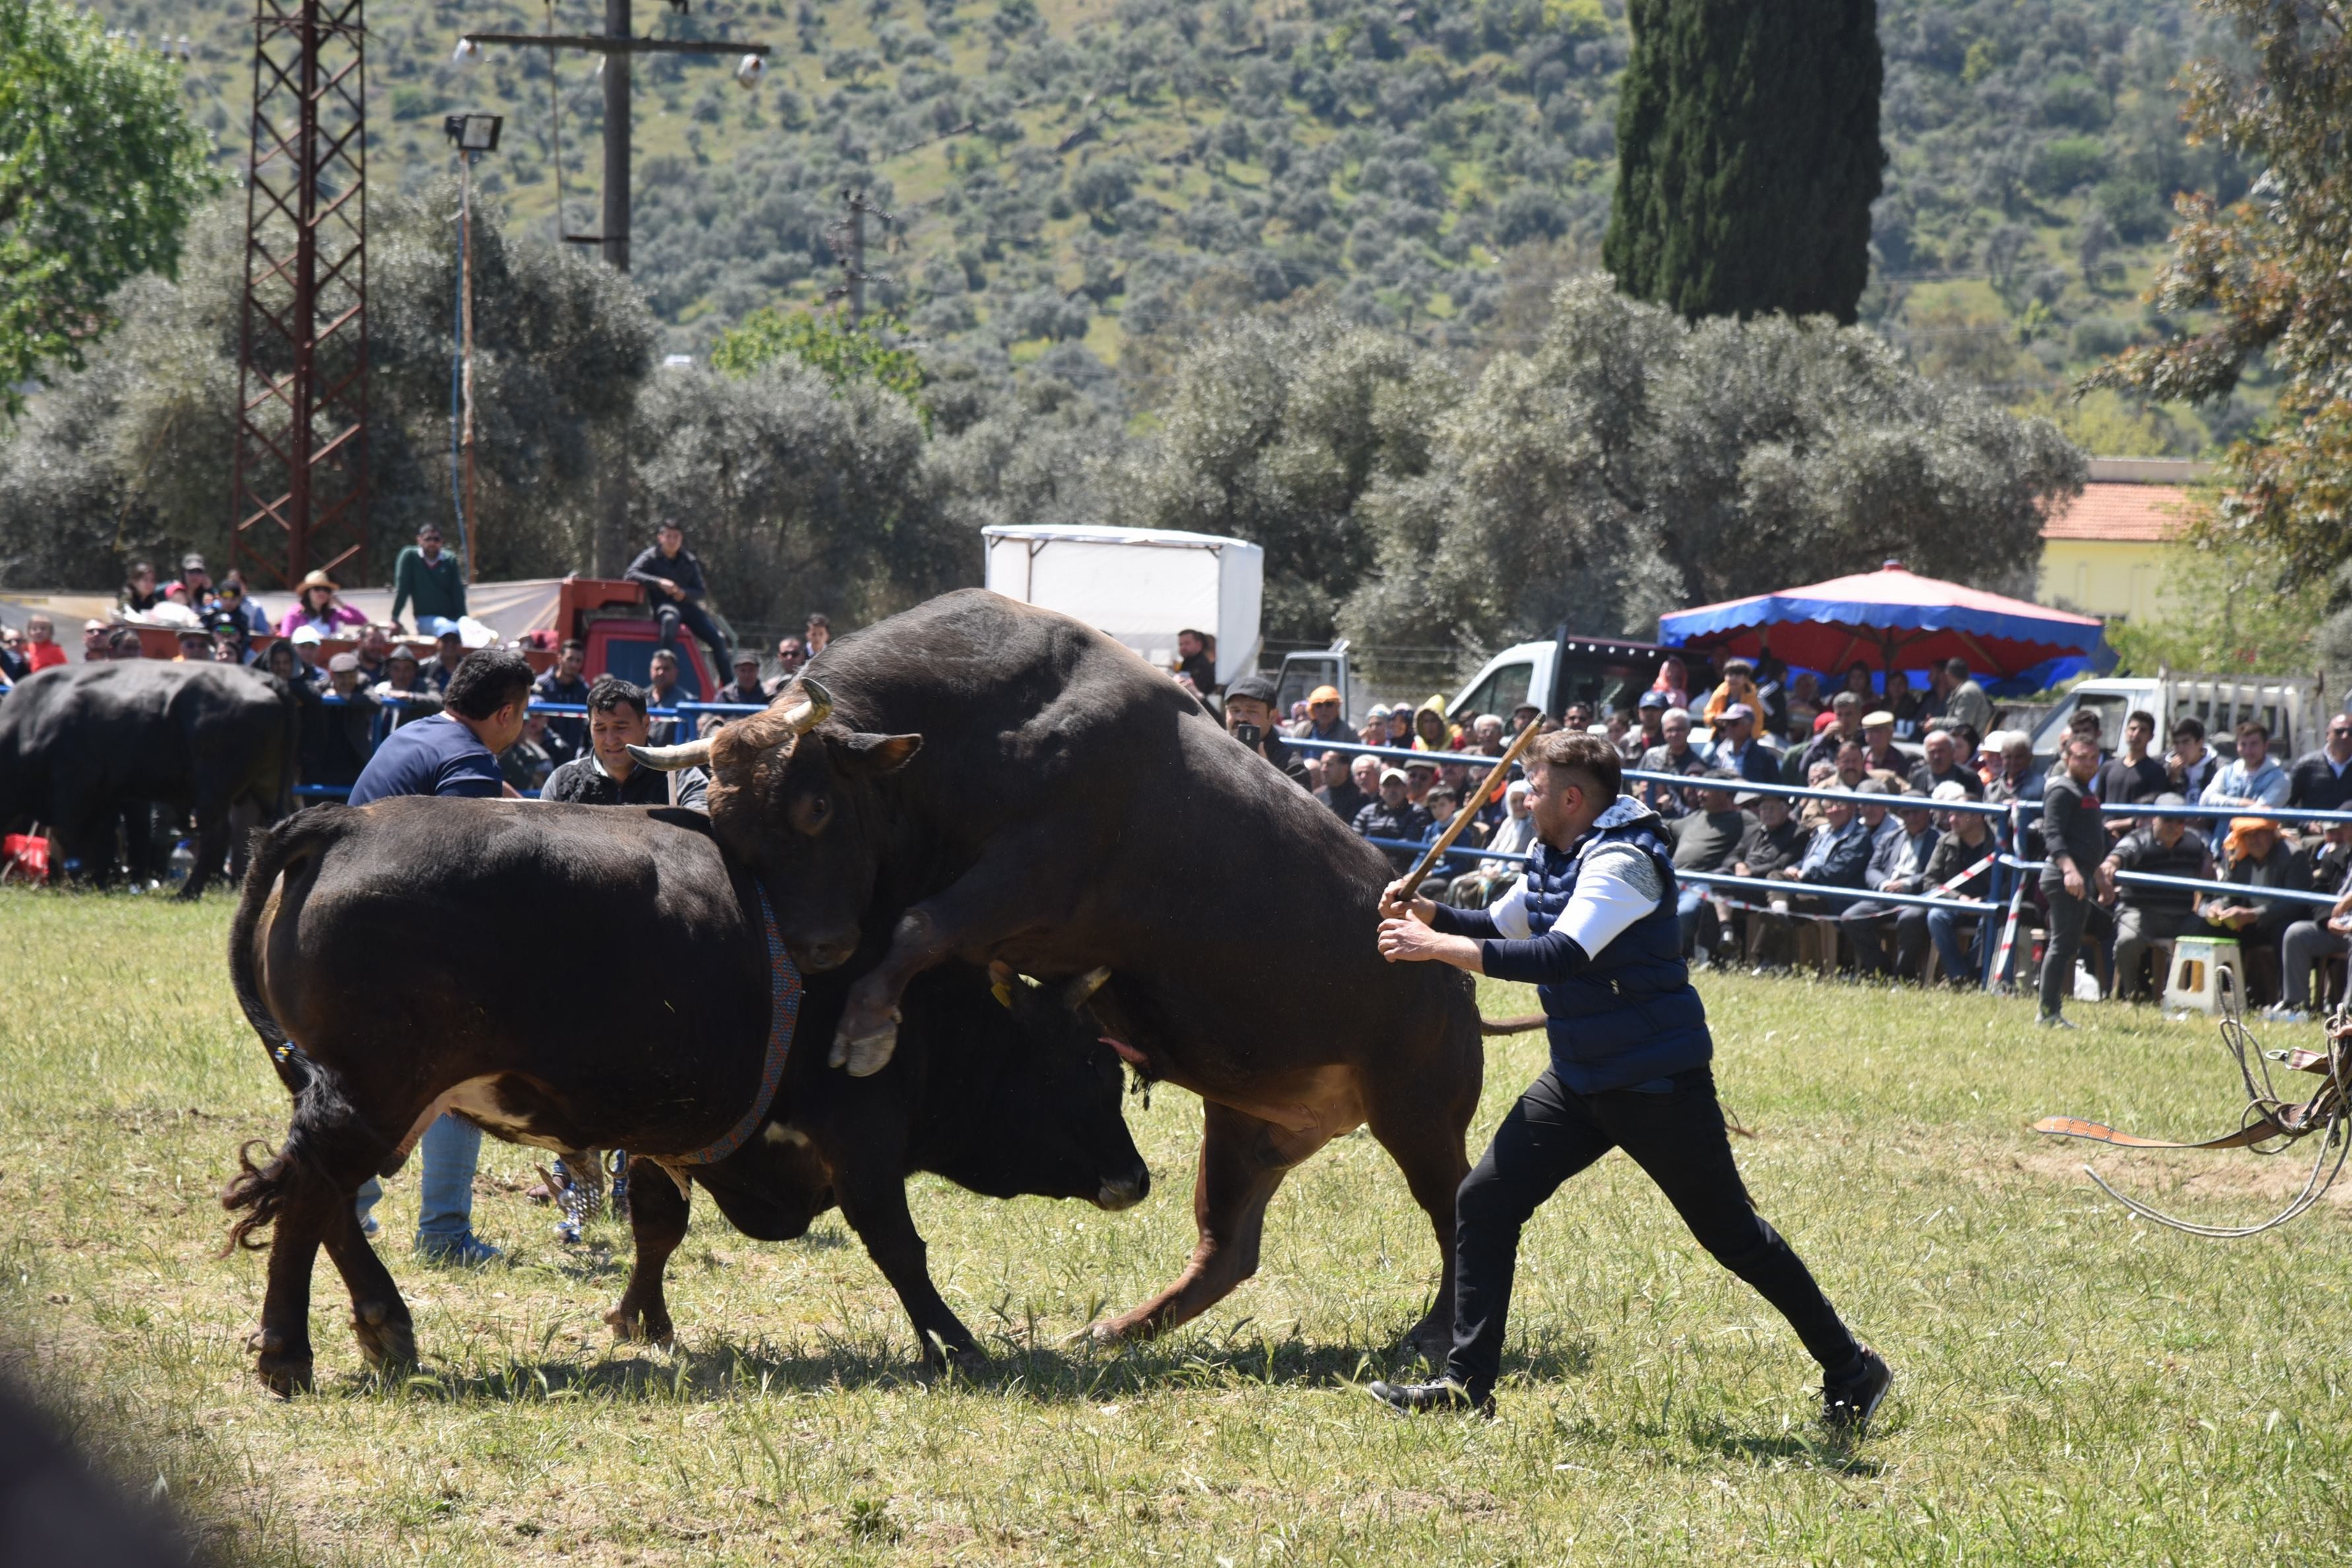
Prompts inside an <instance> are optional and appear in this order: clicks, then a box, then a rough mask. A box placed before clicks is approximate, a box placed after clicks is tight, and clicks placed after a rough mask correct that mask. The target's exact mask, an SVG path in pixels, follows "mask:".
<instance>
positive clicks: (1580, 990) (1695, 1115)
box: [1369, 731, 1892, 1436]
mask: <svg viewBox="0 0 2352 1568" xmlns="http://www.w3.org/2000/svg"><path fill="white" fill-rule="evenodd" d="M1622 783H1623V780H1622V762H1621V760H1620V758H1619V757H1618V755H1617V752H1616V749H1615V747H1613V746H1612V745H1611V744H1610V743H1609V742H1608V741H1606V740H1605V739H1602V738H1601V737H1597V736H1591V735H1576V734H1570V733H1568V732H1567V731H1557V732H1555V733H1552V734H1549V735H1546V736H1544V737H1543V738H1542V739H1541V740H1540V741H1538V742H1536V744H1535V745H1534V746H1533V747H1532V748H1531V749H1530V751H1529V752H1528V809H1529V811H1530V812H1531V813H1532V815H1533V816H1534V817H1535V821H1536V838H1537V842H1536V844H1535V845H1534V846H1533V852H1534V856H1535V858H1534V861H1533V863H1531V864H1530V865H1529V866H1528V870H1527V876H1526V879H1524V880H1523V881H1521V882H1520V883H1519V884H1518V885H1517V887H1516V888H1514V889H1512V891H1511V892H1510V893H1509V894H1507V895H1506V896H1505V897H1504V898H1503V899H1502V900H1499V901H1497V902H1496V904H1495V905H1494V906H1492V907H1491V908H1489V909H1486V910H1457V909H1452V908H1449V907H1447V906H1445V905H1443V904H1438V903H1434V902H1433V901H1431V900H1428V899H1424V898H1418V897H1412V896H1411V895H1409V894H1408V893H1407V891H1406V889H1405V887H1404V884H1403V883H1402V882H1392V883H1391V884H1390V885H1389V887H1388V889H1387V890H1386V891H1385V892H1384V893H1383V894H1382V895H1381V915H1382V917H1383V918H1382V920H1381V929H1380V939H1379V940H1380V948H1381V954H1382V955H1383V956H1384V957H1386V958H1387V959H1388V960H1389V961H1390V962H1391V963H1421V962H1426V961H1429V960H1435V961H1436V962H1438V963H1450V964H1452V965H1454V967H1455V968H1457V969H1463V970H1466V971H1468V972H1469V973H1473V974H1491V975H1494V976H1495V977H1496V978H1497V979H1503V980H1521V981H1531V982H1534V983H1535V984H1537V985H1538V986H1539V987H1540V988H1541V989H1540V995H1541V996H1542V999H1543V1008H1544V1013H1545V1015H1546V1017H1547V1020H1548V1026H1549V1032H1550V1037H1551V1063H1550V1065H1549V1067H1547V1068H1545V1069H1544V1071H1543V1073H1542V1075H1541V1076H1540V1077H1538V1079H1536V1081H1535V1082H1534V1083H1533V1084H1531V1085H1530V1086H1529V1087H1528V1090H1527V1092H1526V1093H1525V1094H1522V1095H1521V1096H1520V1097H1519V1100H1518V1103H1517V1105H1516V1106H1515V1107H1513V1108H1512V1110H1511V1111H1510V1112H1509V1114H1507V1116H1505V1117H1504V1119H1503V1122H1502V1125H1501V1127H1500V1128H1498V1129H1497V1130H1496V1133H1495V1141H1494V1142H1493V1144H1492V1145H1490V1146H1489V1147H1488V1149H1487V1151H1486V1156H1485V1157H1484V1158H1483V1159H1481V1160H1480V1161H1479V1162H1478V1165H1477V1168H1476V1169H1475V1170H1473V1171H1472V1172H1471V1173H1470V1174H1469V1176H1468V1177H1467V1178H1466V1179H1465V1181H1464V1182H1463V1184H1462V1189H1461V1192H1460V1194H1459V1195H1458V1197H1457V1199H1456V1210H1455V1226H1456V1228H1455V1232H1454V1278H1455V1285H1454V1349H1453V1352H1452V1353H1451V1354H1450V1355H1448V1356H1447V1358H1446V1363H1445V1367H1444V1373H1443V1375H1442V1376H1441V1377H1440V1378H1439V1379H1438V1380H1437V1381H1436V1382H1433V1383H1423V1384H1389V1383H1374V1384H1371V1385H1370V1390H1369V1392H1370V1394H1372V1396H1373V1397H1374V1398H1376V1399H1379V1400H1381V1402H1382V1403H1384V1404H1386V1405H1390V1406H1391V1407H1392V1408H1394V1409H1397V1410H1400V1411H1406V1412H1417V1411H1429V1410H1441V1411H1464V1412H1468V1411H1476V1412H1479V1413H1482V1414H1484V1413H1488V1412H1491V1411H1492V1409H1493V1407H1494V1387H1495V1382H1496V1377H1497V1375H1498V1374H1499V1373H1500V1371H1501V1364H1502V1352H1503V1333H1504V1321H1505V1318H1506V1315H1507V1313H1508V1311H1509V1309H1510V1296H1511V1277H1512V1274H1513V1273H1514V1271H1515V1269H1516V1267H1517V1251H1518V1242H1519V1232H1520V1229H1521V1227H1522V1226H1524V1225H1525V1224H1526V1223H1527V1220H1528V1216H1529V1215H1532V1214H1533V1213H1534V1212H1535V1210H1536V1207H1537V1205H1539V1204H1541V1203H1542V1202H1543V1201H1544V1200H1545V1199H1547V1198H1549V1196H1551V1194H1553V1193H1554V1192H1555V1191H1557V1190H1558V1189H1559V1186H1560V1184H1562V1183H1563V1182H1565V1181H1567V1180H1568V1178H1570V1176H1573V1175H1575V1174H1576V1173H1578V1172H1580V1171H1581V1170H1583V1169H1584V1168H1585V1167H1586V1166H1588V1165H1590V1164H1591V1163H1593V1162H1594V1161H1596V1160H1598V1159H1600V1158H1601V1155H1603V1154H1605V1153H1607V1152H1609V1151H1610V1150H1611V1149H1612V1148H1619V1147H1622V1148H1623V1149H1624V1151H1625V1152H1626V1153H1627V1154H1629V1155H1631V1156H1632V1157H1633V1161H1634V1163H1637V1164H1639V1165H1640V1166H1641V1167H1642V1169H1643V1171H1644V1172H1645V1173H1647V1174H1648V1175H1649V1177H1650V1179H1651V1180H1652V1181H1654V1182H1655V1183H1657V1184H1658V1185H1659V1187H1660V1188H1661V1189H1663V1190H1664V1193H1665V1194H1666V1196H1667V1198H1668V1199H1669V1200H1670V1201H1671V1202H1672V1203H1673V1204H1674V1205H1675V1212H1677V1213H1678V1214H1680V1215H1682V1217H1683V1222H1684V1223H1685V1225H1687V1226H1689V1227H1690V1228H1691V1232H1692V1234H1693V1235H1694V1236H1696V1237H1697V1238H1698V1240H1699V1242H1700V1244H1701V1245H1702V1246H1704V1247H1706V1249H1707V1251H1708V1252H1710V1253H1712V1254H1713V1255H1714V1256H1715V1258H1717V1260H1718V1261H1719V1262H1721V1263H1722V1264H1723V1265H1724V1267H1726V1268H1729V1269H1730V1270H1731V1271H1732V1272H1733V1273H1735V1274H1737V1275H1738V1276H1739V1277H1740V1278H1741V1279H1745V1280H1746V1281H1748V1284H1750V1285H1752V1286H1753V1287H1755V1289H1757V1291H1758V1292H1759V1294H1761V1295H1762V1296H1763V1297H1764V1299H1765V1300H1768V1301H1769V1302H1771V1303H1772V1305H1773V1306H1774V1307H1776V1308H1778V1309H1779V1310H1780V1314H1781V1315H1782V1316H1783V1317H1785V1318H1787V1319H1788V1320H1789V1322H1790V1325H1791V1326H1792V1327H1793V1328H1795V1329H1796V1331H1797V1333H1798V1336H1799V1338H1801V1340H1802V1341H1803V1342H1804V1345H1805V1348H1806V1349H1807V1350H1808V1351H1810V1352H1811V1353H1812V1356H1813V1359H1814V1360H1816V1361H1817V1362H1819V1363H1821V1365H1822V1423H1823V1425H1825V1426H1828V1427H1829V1428H1830V1429H1831V1430H1832V1431H1834V1432H1838V1433H1843V1434H1845V1435H1849V1436H1861V1435H1862V1434H1863V1432H1864V1429H1865V1428H1866V1427H1867V1426H1868V1424H1869V1421H1870V1418H1871V1416H1872V1415H1873V1414H1874V1413H1875V1412H1876V1410H1877V1408H1878V1405H1879V1402H1880V1401H1881V1400H1883V1399H1884V1398H1885V1394H1886V1390H1887V1386H1888V1384H1889V1383H1890V1382H1891V1381H1892V1376H1891V1374H1890V1373H1888V1371H1887V1368H1886V1363H1885V1362H1884V1361H1883V1360H1881V1359H1880V1358H1879V1356H1878V1355H1877V1354H1876V1352H1873V1351H1871V1350H1870V1349H1868V1348H1867V1347H1866V1346H1864V1345H1863V1344H1862V1343H1860V1342H1858V1341H1856V1340H1855V1339H1854V1337H1853V1334H1852V1333H1851V1332H1850V1331H1848V1330H1847V1329H1846V1326H1845V1324H1844V1323H1843V1322H1842V1321H1840V1320H1839V1318H1838V1315H1837V1311H1836V1310H1835V1309H1834V1308H1832V1306H1831V1305H1830V1303H1829V1300H1828V1298H1826V1297H1825V1296H1823V1295H1822V1290H1821V1287H1820V1286H1818V1285H1816V1284H1815V1283H1814V1282H1813V1277H1812V1275H1811V1273H1810V1272H1808V1271H1807V1270H1806V1268H1805V1266H1804V1264H1803V1262H1802V1261H1801V1260H1800V1259H1799V1258H1798V1257H1797V1255H1796V1253H1795V1252H1794V1251H1793V1250H1791V1249H1790V1247H1789V1244H1788V1243H1787V1242H1785V1241H1783V1240H1782V1239H1781V1238H1780V1235H1779V1233H1777V1232H1776V1231H1774V1230H1773V1228H1772V1227H1771V1226H1769V1225H1768V1224H1766V1223H1765V1222H1764V1220H1763V1218H1762V1216H1760V1215H1759V1214H1758V1213H1757V1212H1756V1209H1755V1206H1754V1205H1753V1204H1752V1203H1751V1202H1750V1200H1749V1198H1748V1189H1747V1188H1746V1186H1745V1185H1744V1184H1742V1183H1741V1181H1740V1179H1739V1172H1738V1167H1737V1166H1736V1165H1735V1164H1734V1163H1733V1162H1732V1158H1731V1143H1730V1140H1729V1138H1728V1137H1727V1134H1726V1132H1725V1131H1724V1121H1723V1110H1722V1107H1721V1105H1720V1104H1719V1103H1718V1102H1717V1099H1716V1092H1715V1077H1714V1073H1713V1071H1712V1070H1711V1068H1709V1066H1708V1063H1709V1062H1710V1060H1711V1059H1712V1058H1713V1057H1714V1054H1715V1046H1714V1041H1713V1038H1712V1037H1711V1036H1710V1035H1709V1033H1708V1031H1707V1025H1706V1006H1705V1005H1704V1004H1702V1003H1701V1001H1700V1000H1699V995H1698V993H1697V992H1696V990H1694V989H1693V988H1692V986H1691V984H1690V972H1689V970H1688V968H1687V967H1686V966H1685V963H1684V961H1683V955H1682V937H1681V929H1680V922H1679V921H1678V920H1677V918H1676V914H1675V867H1674V854H1673V849H1672V847H1670V846H1669V844H1668V843H1667V841H1666V838H1665V836H1664V832H1663V831H1662V828H1663V824H1662V823H1661V821H1660V819H1659V817H1658V816H1657V814H1656V813H1655V812H1654V811H1652V810H1650V809H1649V808H1648V807H1646V806H1644V805H1642V804H1641V803H1640V802H1639V801H1636V800H1632V799H1627V798H1625V797H1623V796H1622V795H1621V794H1620V793H1619V792H1620V790H1621V788H1622Z"/></svg>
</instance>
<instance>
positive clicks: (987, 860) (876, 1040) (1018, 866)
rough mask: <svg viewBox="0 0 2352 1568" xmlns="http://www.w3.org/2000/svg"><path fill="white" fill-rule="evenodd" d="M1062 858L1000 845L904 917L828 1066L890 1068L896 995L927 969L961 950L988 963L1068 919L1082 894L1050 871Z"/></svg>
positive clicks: (854, 994) (855, 1002)
mask: <svg viewBox="0 0 2352 1568" xmlns="http://www.w3.org/2000/svg"><path fill="white" fill-rule="evenodd" d="M1060 859H1061V857H1059V856H1056V855H1055V854H1053V853H1051V852H1050V847H1049V846H1046V845H1045V844H1042V843H1032V842H1030V841H1028V840H1027V839H1024V838H1021V837H1013V838H1009V839H1004V840H1000V841H998V842H997V843H996V844H994V845H992V846H991V847H990V848H989V849H988V850H987V852H986V853H984V854H982V856H981V858H980V859H979V860H978V862H976V863H975V864H974V865H973V866H972V868H971V870H969V871H967V872H965V873H964V874H963V876H962V877H961V878H959V879H957V881H956V883H955V885H954V886H953V887H951V888H950V889H948V890H947V891H945V892H943V893H941V894H940V895H939V896H938V897H937V898H932V899H927V900H924V901H923V902H921V903H919V904H917V905H915V906H914V907H913V908H912V909H910V910H908V911H907V912H906V914H905V915H903V916H901V917H900V919H899V921H898V929H897V930H896V931H893V932H892V933H891V935H890V951H889V952H887V954H885V955H884V957H883V959H882V962H881V963H878V964H877V965H875V967H874V968H873V969H872V970H870V971H869V972H867V973H866V975H865V977H864V978H862V979H860V980H859V981H858V982H857V984H855V985H853V986H851V987H850V991H849V1003H848V1005H847V1006H846V1007H845V1009H844V1010H843V1012H842V1015H841V1027H840V1029H839V1031H838V1032H837V1033H836V1034H835V1037H834V1041H833V1055H832V1057H831V1058H830V1061H831V1065H833V1066H834V1067H844V1066H846V1067H847V1068H849V1073H850V1076H851V1077H852V1078H865V1077H866V1076H867V1075H869V1074H872V1073H877V1072H880V1071H881V1070H882V1069H883V1068H886V1067H887V1066H889V1065H890V1054H891V1053H892V1052H893V1051H895V1050H896V1049H898V998H899V996H900V995H901V994H903V993H904V992H905V991H906V989H907V984H908V982H909V981H911V980H913V979H914V977H915V976H916V975H918V974H920V973H922V972H923V971H924V970H926V969H929V968H930V967H931V966H932V965H933V964H935V963H940V961H941V960H943V959H945V958H947V957H949V956H950V955H951V954H956V953H961V954H962V955H964V956H965V957H967V958H971V959H973V960H975V961H981V960H985V959H987V958H989V957H992V956H993V950H994V949H995V947H996V946H997V945H998V944H999V943H1002V942H1004V941H1006V940H1007V939H1009V938H1011V937H1013V936H1014V935H1017V934H1018V933H1020V932H1022V931H1034V930H1036V929H1038V928H1040V927H1045V926H1053V925H1059V924H1063V923H1066V921H1068V920H1070V919H1071V918H1072V911H1073V910H1074V909H1075V906H1076V900H1077V889H1076V887H1075V886H1074V885H1063V884H1062V883H1061V882H1060V879H1057V878H1055V877H1054V876H1053V874H1052V872H1051V870H1050V869H1049V868H1050V867H1051V866H1052V865H1054V864H1055V863H1057V862H1058V861H1059V860H1060Z"/></svg>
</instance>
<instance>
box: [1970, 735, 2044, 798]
mask: <svg viewBox="0 0 2352 1568" xmlns="http://www.w3.org/2000/svg"><path fill="white" fill-rule="evenodd" d="M2048 786H2049V775H2048V774H2047V773H2044V772H2043V771H2042V768H2041V767H2040V766H2039V765H2038V764H2036V763H2035V762H2034V760H2033V737H2032V736H2031V735H2029V734H2027V733H2025V732H2024V731H2021V730H2011V731H2006V732H2005V733H2004V734H2003V735H2002V737H2001V742H2000V773H1997V774H1995V775H1994V776H1993V779H1992V781H1991V782H1990V784H1986V785H1985V794H1984V797H1985V799H1986V800H1988V801H1990V802H1991V803H1992V804H1993V805H2010V804H2011V803H2012V802H2015V801H2025V802H2027V803H2028V804H2038V803H2039V802H2040V801H2041V799H2042V793H2043V792H2044V791H2045V790H2046V789H2047V788H2048Z"/></svg>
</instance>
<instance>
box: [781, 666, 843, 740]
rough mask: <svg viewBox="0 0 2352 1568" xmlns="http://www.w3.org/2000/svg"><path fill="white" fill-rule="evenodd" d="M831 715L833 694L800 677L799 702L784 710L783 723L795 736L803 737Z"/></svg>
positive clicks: (812, 681)
mask: <svg viewBox="0 0 2352 1568" xmlns="http://www.w3.org/2000/svg"><path fill="white" fill-rule="evenodd" d="M832 714H833V693H832V692H830V691H827V690H826V689H824V687H823V686H820V685H819V684H817V683H816V682H815V681H814V680H811V679H809V678H808V677H806V676H803V677H801V690H800V700H799V701H797V702H795V703H793V705H792V706H791V707H790V708H787V709H785V710H784V723H785V724H786V725H787V726H789V727H790V728H791V730H792V732H793V734H795V735H805V734H807V733H808V732H809V731H811V730H814V729H815V728H816V727H817V726H818V725H819V724H822V723H824V721H825V720H826V719H828V718H830V717H831V716H832Z"/></svg>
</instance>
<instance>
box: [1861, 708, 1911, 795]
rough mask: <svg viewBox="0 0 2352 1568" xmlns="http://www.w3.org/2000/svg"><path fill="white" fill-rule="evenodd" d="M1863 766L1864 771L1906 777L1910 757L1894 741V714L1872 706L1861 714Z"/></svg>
mask: <svg viewBox="0 0 2352 1568" xmlns="http://www.w3.org/2000/svg"><path fill="white" fill-rule="evenodd" d="M1862 751H1863V758H1864V761H1863V767H1864V771H1865V772H1868V773H1889V774H1892V775H1893V776H1895V778H1898V779H1901V778H1908V777H1909V776H1910V774H1911V759H1910V758H1908V757H1906V756H1905V755H1904V754H1903V752H1902V750H1901V748H1899V747H1897V746H1896V745H1895V715H1894V714H1893V713H1892V712H1890V711H1888V710H1886V709H1884V708H1874V709H1872V710H1870V711H1869V712H1867V713H1865V714H1864V715H1863V716H1862Z"/></svg>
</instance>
